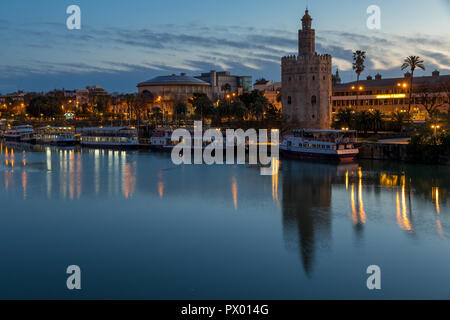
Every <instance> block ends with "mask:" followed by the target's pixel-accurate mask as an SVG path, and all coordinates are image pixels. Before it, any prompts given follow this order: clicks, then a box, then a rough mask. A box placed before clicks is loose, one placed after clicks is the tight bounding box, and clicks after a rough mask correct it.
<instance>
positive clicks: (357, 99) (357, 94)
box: [356, 73, 359, 109]
mask: <svg viewBox="0 0 450 320" xmlns="http://www.w3.org/2000/svg"><path fill="white" fill-rule="evenodd" d="M358 107H359V73H358V74H357V75H356V109H358Z"/></svg>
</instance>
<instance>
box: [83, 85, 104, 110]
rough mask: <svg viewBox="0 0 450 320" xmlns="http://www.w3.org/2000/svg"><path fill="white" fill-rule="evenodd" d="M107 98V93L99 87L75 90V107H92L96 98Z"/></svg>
mask: <svg viewBox="0 0 450 320" xmlns="http://www.w3.org/2000/svg"><path fill="white" fill-rule="evenodd" d="M108 96H110V95H109V93H108V92H107V91H106V90H105V89H103V87H102V86H99V85H94V86H87V87H86V89H82V90H75V103H76V107H77V108H80V107H81V106H83V105H89V106H93V105H95V104H96V102H97V98H98V97H108Z"/></svg>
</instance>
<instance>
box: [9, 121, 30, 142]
mask: <svg viewBox="0 0 450 320" xmlns="http://www.w3.org/2000/svg"><path fill="white" fill-rule="evenodd" d="M3 138H5V140H7V141H18V142H25V143H34V142H35V141H36V140H35V137H34V130H33V127H32V126H30V125H24V126H15V127H13V128H11V129H9V130H6V131H5V133H3Z"/></svg>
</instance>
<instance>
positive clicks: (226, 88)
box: [221, 83, 231, 93]
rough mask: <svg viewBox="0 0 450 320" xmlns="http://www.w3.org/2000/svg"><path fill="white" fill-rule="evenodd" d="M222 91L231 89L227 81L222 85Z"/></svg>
mask: <svg viewBox="0 0 450 320" xmlns="http://www.w3.org/2000/svg"><path fill="white" fill-rule="evenodd" d="M221 89H222V91H223V92H225V93H226V92H230V91H231V85H230V84H229V83H225V84H224V85H223V86H222V88H221Z"/></svg>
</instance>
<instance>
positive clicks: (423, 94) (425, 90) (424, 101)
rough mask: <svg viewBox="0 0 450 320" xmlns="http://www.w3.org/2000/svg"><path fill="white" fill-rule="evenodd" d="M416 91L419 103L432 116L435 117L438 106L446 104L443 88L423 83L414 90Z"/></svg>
mask: <svg viewBox="0 0 450 320" xmlns="http://www.w3.org/2000/svg"><path fill="white" fill-rule="evenodd" d="M414 92H416V94H415V95H416V97H417V101H418V103H419V105H421V106H423V107H424V108H425V110H427V112H428V116H429V117H430V118H433V115H434V114H435V112H436V111H437V108H439V107H440V106H443V105H444V97H442V95H441V89H440V87H438V86H436V85H433V84H427V85H423V86H420V87H418V88H417V89H416V90H414Z"/></svg>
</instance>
